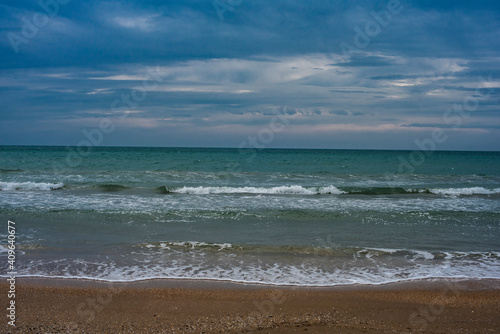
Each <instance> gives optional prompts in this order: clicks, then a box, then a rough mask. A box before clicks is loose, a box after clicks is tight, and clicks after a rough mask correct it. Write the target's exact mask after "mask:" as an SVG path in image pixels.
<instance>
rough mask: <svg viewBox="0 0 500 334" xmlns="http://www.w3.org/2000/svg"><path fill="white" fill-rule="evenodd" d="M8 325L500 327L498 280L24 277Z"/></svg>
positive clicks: (24, 329)
mask: <svg viewBox="0 0 500 334" xmlns="http://www.w3.org/2000/svg"><path fill="white" fill-rule="evenodd" d="M1 286H2V291H4V298H3V300H4V302H3V305H4V308H3V309H4V311H3V312H4V315H3V316H2V318H3V319H4V320H3V322H4V323H3V324H2V326H1V327H0V330H1V331H2V332H3V333H221V332H227V333H247V332H253V333H398V334H399V333H498V332H499V329H500V280H477V281H439V282H435V281H434V282H426V281H422V282H410V283H400V284H390V285H384V286H351V287H338V288H304V287H302V288H291V287H287V288H284V287H272V286H256V285H242V284H229V283H217V282H186V281H167V280H157V281H147V282H138V283H127V284H125V283H123V284H122V283H113V284H111V283H99V282H93V281H85V280H56V279H19V278H18V279H17V281H16V299H15V300H16V325H17V326H16V327H15V328H14V327H12V326H10V325H7V321H8V318H7V317H6V314H7V311H6V307H7V306H8V298H7V290H8V285H7V283H6V282H5V281H4V282H3V283H2V284H1Z"/></svg>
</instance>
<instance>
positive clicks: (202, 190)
mask: <svg viewBox="0 0 500 334" xmlns="http://www.w3.org/2000/svg"><path fill="white" fill-rule="evenodd" d="M156 191H157V192H160V193H163V194H195V195H208V194H263V195H264V194H297V195H393V194H395V195H403V194H434V195H445V196H466V195H469V196H471V195H495V194H500V188H497V189H486V188H483V187H469V188H447V189H445V188H430V189H429V188H406V189H405V188H402V187H366V188H361V187H338V188H337V187H335V186H332V185H330V186H326V187H306V186H300V185H292V186H280V187H203V186H198V187H167V186H162V187H158V188H156Z"/></svg>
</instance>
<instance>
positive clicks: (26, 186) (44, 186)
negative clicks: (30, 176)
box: [0, 182, 64, 191]
mask: <svg viewBox="0 0 500 334" xmlns="http://www.w3.org/2000/svg"><path fill="white" fill-rule="evenodd" d="M63 187H64V183H61V182H59V183H46V182H0V190H4V191H9V190H10V191H12V190H57V189H62V188H63Z"/></svg>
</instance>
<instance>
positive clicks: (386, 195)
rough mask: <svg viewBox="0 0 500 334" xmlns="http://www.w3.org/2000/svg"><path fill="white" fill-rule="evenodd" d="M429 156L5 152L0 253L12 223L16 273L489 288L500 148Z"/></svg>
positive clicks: (498, 267) (499, 242) (499, 251)
mask: <svg viewBox="0 0 500 334" xmlns="http://www.w3.org/2000/svg"><path fill="white" fill-rule="evenodd" d="M427 153H429V154H425V153H424V152H410V151H366V150H285V149H283V150H281V149H280V150H278V149H266V150H260V151H259V150H238V149H192V148H106V147H94V148H93V149H92V150H91V151H90V152H83V151H82V152H78V151H77V149H76V148H65V147H12V146H11V147H7V146H2V147H0V226H3V227H2V228H0V252H1V253H3V254H4V255H5V254H6V252H7V248H6V246H7V220H12V221H14V222H15V223H16V236H17V239H16V246H17V249H18V253H17V258H16V270H17V272H18V275H17V276H18V277H21V276H38V277H39V276H42V277H71V278H90V279H97V280H106V281H135V280H144V279H152V278H183V279H211V280H227V281H234V282H249V283H250V282H251V283H263V284H277V285H308V286H332V285H343V284H384V283H389V282H395V281H403V280H414V279H422V278H443V277H445V278H500V168H499V167H500V153H499V152H437V151H436V152H427ZM5 258H6V257H5ZM5 261H6V266H7V260H5ZM6 271H7V270H6ZM6 271H5V272H6Z"/></svg>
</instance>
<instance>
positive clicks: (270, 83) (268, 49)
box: [0, 0, 500, 149]
mask: <svg viewBox="0 0 500 334" xmlns="http://www.w3.org/2000/svg"><path fill="white" fill-rule="evenodd" d="M401 4H402V6H403V8H404V9H403V10H402V11H401V12H400V13H399V14H397V15H393V16H392V17H391V20H390V22H389V24H387V26H385V27H383V29H381V30H380V33H379V34H377V35H376V36H373V37H371V38H370V42H369V43H368V45H366V47H364V48H362V49H360V50H357V52H355V53H352V54H351V55H345V54H344V53H343V52H342V49H341V47H340V44H341V43H342V42H346V43H352V41H353V38H354V37H355V35H356V30H355V28H356V27H361V28H364V27H365V25H366V24H367V22H370V20H373V15H372V14H370V13H371V12H372V11H376V12H379V11H381V10H385V9H386V8H387V1H380V2H377V3H368V2H361V1H349V2H328V1H324V2H321V1H317V2H312V3H311V2H303V1H298V0H292V1H290V0H286V1H285V0H277V1H274V2H268V1H263V0H255V1H243V2H242V3H241V4H240V5H238V6H234V8H233V10H230V11H226V12H225V13H224V20H222V21H221V20H220V18H219V16H218V14H217V12H216V10H215V8H214V6H213V4H212V2H211V1H207V2H199V1H194V0H182V1H175V2H164V1H158V0H145V1H136V0H132V1H127V2H118V1H94V0H91V1H86V2H69V3H68V4H66V5H61V6H59V8H58V11H57V14H56V15H54V16H51V17H50V20H49V21H48V22H47V24H45V25H43V26H40V27H38V28H37V32H36V33H35V34H34V36H33V37H30V38H27V39H26V43H24V42H23V43H21V44H19V46H18V47H19V52H18V53H16V52H14V50H13V48H12V45H11V42H10V41H9V39H8V38H7V34H9V33H12V34H17V35H19V36H22V34H23V29H24V32H26V27H24V26H23V25H24V24H25V23H23V22H25V21H26V20H28V21H30V22H33V15H34V14H35V13H43V9H42V8H41V7H40V6H39V4H37V2H35V1H19V2H9V3H8V4H3V5H0V6H1V8H2V11H0V13H1V14H0V24H2V27H3V29H4V30H3V37H2V38H1V39H0V94H1V95H0V96H1V101H0V102H1V103H2V110H1V111H0V118H1V119H2V122H3V123H2V124H7V125H2V126H1V129H0V130H2V133H3V136H4V139H3V140H4V141H3V142H4V143H7V142H9V143H10V142H16V140H17V142H19V143H21V142H22V143H25V141H24V139H23V135H24V134H25V133H26V132H27V131H28V129H29V131H30V133H31V134H32V135H31V136H30V138H33V139H32V140H33V142H34V143H37V142H47V143H56V144H75V142H74V140H75V135H73V134H72V133H71V131H70V129H71V130H72V131H73V132H76V133H79V132H80V131H81V129H82V128H85V127H92V126H95V124H96V122H98V120H99V117H109V118H111V119H114V120H116V121H117V122H118V120H119V119H120V116H121V115H122V114H123V112H124V110H125V109H126V111H128V112H129V114H130V115H129V118H127V121H126V122H121V123H120V122H118V123H117V128H119V129H122V132H120V131H119V130H117V132H116V137H114V138H117V139H112V138H111V137H112V136H111V137H110V139H109V140H110V142H111V143H120V140H122V141H123V143H129V140H132V139H131V138H138V137H140V136H139V134H142V135H143V138H147V139H144V140H146V141H145V142H144V143H143V144H144V145H147V144H148V143H150V144H152V145H153V144H154V145H162V144H164V142H162V141H161V140H160V139H155V138H156V137H154V136H153V135H151V136H149V135H147V131H152V132H153V131H161V130H162V129H163V130H165V129H168V130H169V131H174V130H175V131H177V130H176V129H177V128H176V127H179V128H178V129H180V127H182V129H183V131H185V133H186V134H185V135H183V134H182V133H180V132H179V133H178V136H177V137H176V140H179V145H184V144H185V145H188V144H193V143H198V144H197V145H206V144H207V143H208V142H207V140H206V139H203V138H202V137H201V136H202V135H201V134H200V135H196V133H197V132H196V131H197V130H199V133H202V134H203V135H206V136H210V138H211V140H212V139H213V141H210V142H211V143H213V144H217V143H218V145H219V144H220V145H222V146H224V138H232V139H231V140H232V142H235V143H236V144H237V143H238V138H241V136H244V135H245V134H248V133H250V134H251V133H252V131H254V132H255V131H259V127H262V126H266V124H269V120H270V119H271V118H272V117H273V116H274V115H275V112H273V110H281V112H282V114H285V115H287V116H290V117H291V124H290V126H288V127H287V129H286V130H284V131H283V133H281V134H280V136H282V137H281V138H286V140H285V139H283V141H280V139H279V136H278V135H277V136H276V143H275V144H276V145H278V143H279V144H280V145H284V146H294V145H296V146H301V147H302V146H303V145H301V144H300V143H299V142H298V141H299V138H300V140H302V141H303V143H307V145H309V146H311V147H315V141H314V140H309V139H307V138H308V137H307V136H313V137H314V134H315V133H316V132H321V136H322V137H321V138H322V139H318V140H317V141H316V144H317V146H321V147H324V146H325V145H328V142H329V140H328V138H330V139H331V138H337V137H335V133H337V132H342V133H343V134H344V138H349V142H350V143H352V145H353V147H360V148H362V147H365V146H366V147H368V146H370V145H372V144H373V143H377V145H379V146H380V148H384V147H395V146H398V147H399V145H402V146H404V145H406V147H407V148H411V147H412V145H413V144H412V143H413V138H414V136H415V133H417V132H418V133H421V132H422V131H431V129H432V126H434V125H436V126H437V125H439V124H441V123H442V117H443V114H444V113H445V112H446V111H447V110H449V109H450V108H452V106H453V105H455V104H458V105H461V104H462V105H463V103H464V99H466V98H471V99H475V100H474V101H475V102H477V108H476V109H475V110H474V112H473V113H471V116H470V117H469V118H467V119H464V122H463V124H462V129H463V130H465V129H469V130H470V131H472V130H473V129H476V130H477V131H480V130H481V129H483V130H484V131H483V132H477V133H475V134H474V135H473V134H472V132H467V135H468V136H469V135H470V136H471V137H470V138H471V140H476V141H477V143H478V145H479V146H481V145H482V146H481V147H483V148H484V149H500V148H499V147H498V144H495V143H498V142H500V141H499V140H498V139H500V137H499V133H498V131H496V130H495V129H496V125H497V124H498V121H497V119H498V115H499V112H500V107H499V105H500V104H499V103H498V102H499V98H500V65H499V64H500V62H499V59H500V55H499V51H500V45H499V44H498V43H495V41H497V40H498V36H500V26H499V25H498V19H497V17H496V14H495V13H498V10H499V9H500V4H496V3H493V2H491V3H488V4H482V5H481V6H477V4H474V3H470V2H465V1H440V2H430V1H424V2H415V1H411V2H410V1H405V0H401ZM23 17H24V18H26V20H24V19H23ZM478 22H480V24H478ZM151 71H154V73H155V75H156V76H157V78H156V79H152V77H151ZM481 78H482V79H481ZM478 87H479V88H478ZM134 94H135V95H134ZM139 94H140V96H142V97H143V98H140V99H139V100H137V101H136V100H133V96H136V97H138V96H139ZM127 99H128V100H127ZM116 100H118V101H119V103H120V106H125V107H126V108H125V109H123V108H122V109H120V110H121V111H119V110H117V108H113V105H116V103H115V101H116ZM114 103H115V104H114ZM284 106H286V110H285V108H283V107H284ZM279 108H281V109H279ZM340 121H341V122H342V123H339V122H340ZM440 122H441V123H440ZM12 124H18V126H17V127H16V126H13V125H12ZM134 124H136V126H135V127H134ZM20 127H21V128H22V129H21V128H20ZM16 128H17V129H18V130H19V131H15V129H16ZM58 129H59V130H60V132H59V133H60V134H59V135H57V136H56V135H54V137H53V138H54V139H51V138H52V137H51V136H52V135H51V134H50V133H51V131H52V132H54V131H58ZM141 129H142V130H141ZM476 130H474V131H476ZM126 131H129V132H130V133H134V134H138V135H137V136H127V135H126V134H125V133H126ZM141 131H143V132H141ZM175 131H174V132H175ZM179 131H180V130H179ZM210 131H212V132H210ZM384 131H385V133H386V135H385V136H384ZM457 131H458V130H457ZM216 132H217V133H216ZM363 132H366V135H363ZM175 133H177V132H175ZM294 133H295V134H296V137H294V136H293V135H294ZM347 133H352V134H353V136H352V137H351V136H349V135H347ZM464 133H465V132H464ZM464 133H463V134H464ZM478 133H481V135H482V136H484V137H483V138H481V139H478V138H479V137H476V135H477V134H478ZM156 134H157V135H158V138H168V136H166V135H161V134H160V132H158V133H156ZM188 134H189V135H188ZM354 134H355V135H356V136H354ZM377 135H380V136H382V137H381V138H382V139H380V140H377V139H376V138H375V137H374V136H377ZM47 136H48V138H46V137H47ZM188 136H191V137H188ZM238 136H239V137H238ZM7 137H8V138H9V139H8V141H7V139H5V138H7ZM118 138H119V139H118ZM196 138H197V139H196ZM450 138H452V139H453V138H454V137H453V136H450ZM165 140H167V139H165ZM217 140H219V142H217ZM454 140H458V143H451V142H450V143H449V144H447V145H449V147H458V146H460V143H459V142H460V140H466V139H465V137H462V138H460V137H456V138H455V139H454ZM395 142H398V145H395V144H394V143H395ZM488 142H489V143H490V144H485V143H488ZM1 143H2V141H1V138H0V144H1ZM183 143H184V144H183ZM167 144H169V143H167ZM169 145H170V144H169ZM304 145H305V144H304ZM331 145H332V147H335V145H340V144H338V141H337V142H336V143H334V142H331ZM342 145H349V143H346V144H342ZM363 145H365V146H363ZM370 147H371V146H370Z"/></svg>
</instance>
